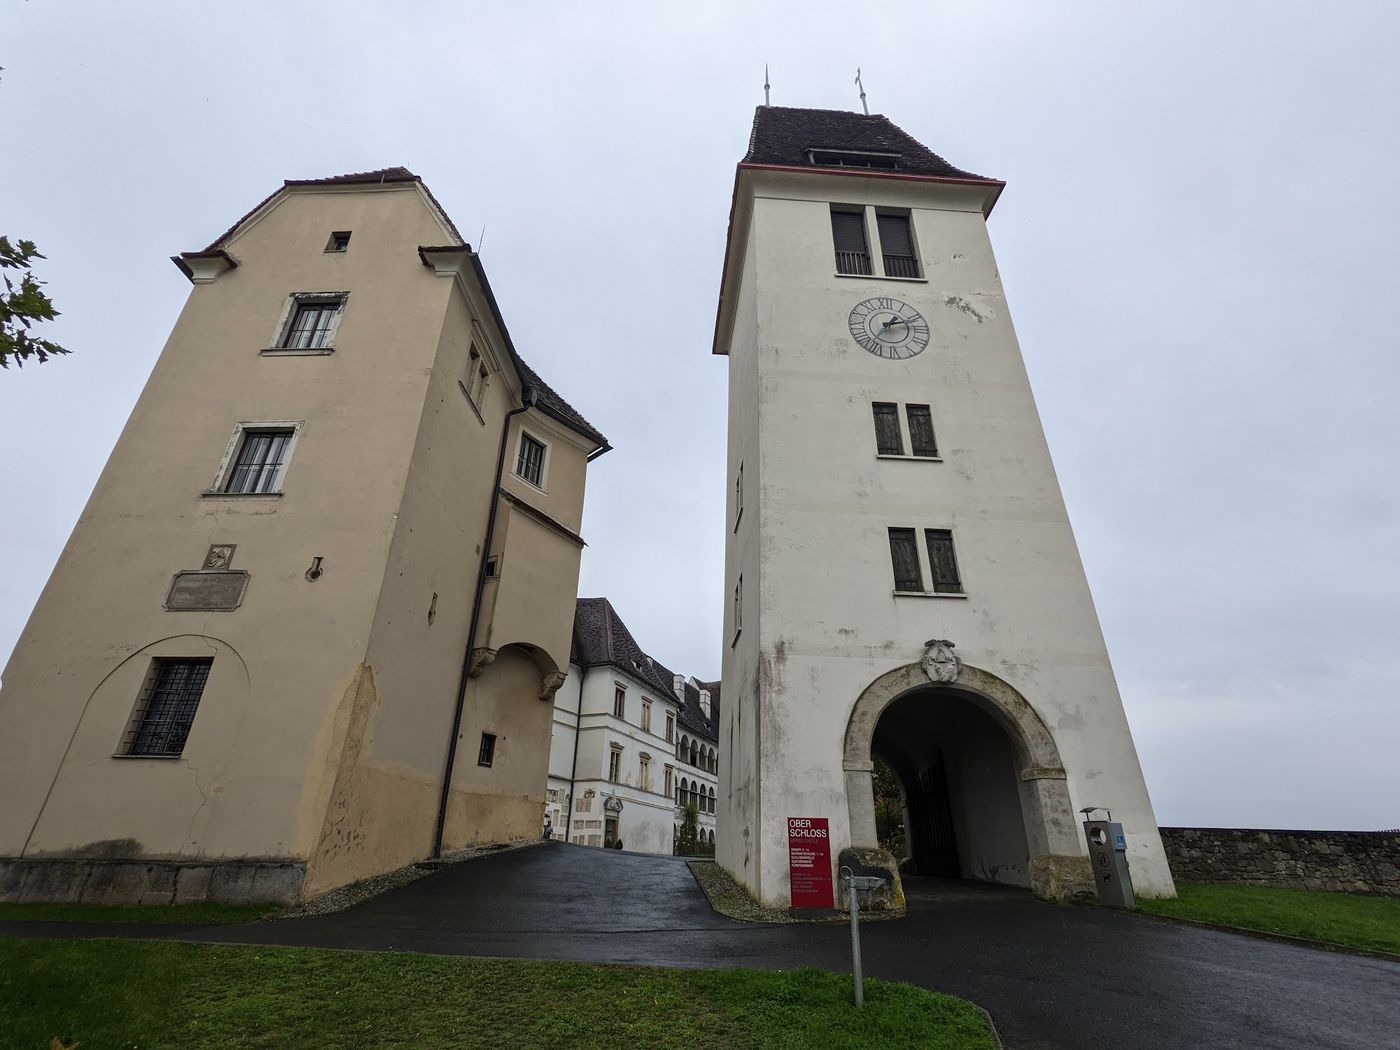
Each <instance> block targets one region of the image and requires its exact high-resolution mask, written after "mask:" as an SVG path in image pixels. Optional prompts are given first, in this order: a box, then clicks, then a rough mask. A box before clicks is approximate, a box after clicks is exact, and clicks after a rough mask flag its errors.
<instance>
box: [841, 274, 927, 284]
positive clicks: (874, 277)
mask: <svg viewBox="0 0 1400 1050" xmlns="http://www.w3.org/2000/svg"><path fill="white" fill-rule="evenodd" d="M832 276H833V277H845V278H849V279H850V280H854V281H900V282H902V283H904V284H928V278H927V277H882V276H881V275H880V274H878V273H835V274H832Z"/></svg>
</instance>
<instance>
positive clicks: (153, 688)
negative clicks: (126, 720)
mask: <svg viewBox="0 0 1400 1050" xmlns="http://www.w3.org/2000/svg"><path fill="white" fill-rule="evenodd" d="M213 662H214V659H213V657H208V658H204V659H194V660H185V659H164V658H161V659H157V660H155V661H153V663H152V666H151V671H150V674H148V675H147V676H146V684H145V686H144V687H143V688H142V690H141V696H140V697H139V698H138V700H137V702H136V710H135V711H134V712H133V713H132V718H131V727H130V728H129V729H128V730H127V734H126V740H125V742H124V743H125V746H124V747H123V749H122V753H123V754H126V755H178V754H180V753H181V752H182V751H184V749H185V740H186V738H188V737H189V735H190V726H191V725H192V724H193V723H194V713H195V710H196V708H198V707H199V698H200V697H201V696H203V695H204V686H205V684H206V683H207V682H208V681H209V667H210V665H211V664H212V663H213Z"/></svg>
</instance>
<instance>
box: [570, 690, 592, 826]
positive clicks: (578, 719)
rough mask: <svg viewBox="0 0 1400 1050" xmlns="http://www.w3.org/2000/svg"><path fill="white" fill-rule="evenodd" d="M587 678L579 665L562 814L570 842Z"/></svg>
mask: <svg viewBox="0 0 1400 1050" xmlns="http://www.w3.org/2000/svg"><path fill="white" fill-rule="evenodd" d="M587 677H588V668H587V667H585V666H583V665H580V666H579V671H578V710H577V711H575V712H574V763H573V765H572V766H570V767H569V812H567V813H565V814H564V841H565V842H572V841H573V839H571V838H570V837H569V829H570V828H572V827H573V825H574V778H575V777H577V776H578V738H579V733H580V732H581V731H582V729H583V680H584V679H585V678H587Z"/></svg>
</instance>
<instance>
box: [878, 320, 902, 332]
mask: <svg viewBox="0 0 1400 1050" xmlns="http://www.w3.org/2000/svg"><path fill="white" fill-rule="evenodd" d="M908 323H909V322H908V321H906V320H905V319H904V318H903V317H891V318H890V319H889V320H888V321H886V322H885V323H884V324H882V325H881V326H880V331H882V332H883V331H884V330H885V329H886V328H888V327H889V326H890V325H892V324H908Z"/></svg>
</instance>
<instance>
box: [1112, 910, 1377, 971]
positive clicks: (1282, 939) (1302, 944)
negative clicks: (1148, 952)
mask: <svg viewBox="0 0 1400 1050" xmlns="http://www.w3.org/2000/svg"><path fill="white" fill-rule="evenodd" d="M1131 914H1135V915H1138V916H1140V917H1142V918H1145V919H1156V920H1158V921H1160V922H1169V923H1170V922H1176V923H1180V924H1181V925H1183V926H1196V927H1199V928H1200V929H1203V930H1220V931H1222V932H1224V933H1240V934H1243V935H1244V936H1246V937H1253V938H1255V939H1256V940H1261V941H1274V942H1275V943H1278V944H1292V945H1294V946H1295V947H1299V948H1313V949H1316V950H1318V951H1324V952H1336V953H1339V954H1341V955H1360V956H1362V957H1364V958H1367V959H1381V960H1384V961H1385V962H1393V963H1400V955H1397V954H1396V953H1395V952H1387V951H1382V950H1380V949H1379V948H1358V947H1355V946H1354V945H1350V944H1338V943H1337V942H1336V941H1315V940H1313V939H1312V938H1310V937H1294V936H1292V935H1291V934H1287V933H1270V932H1269V931H1268V930H1252V929H1250V928H1249V927H1248V926H1227V925H1225V924H1224V923H1222V922H1207V921H1206V920H1205V919H1187V918H1185V917H1182V916H1178V915H1157V914H1155V913H1153V912H1147V911H1139V912H1133V913H1131Z"/></svg>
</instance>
